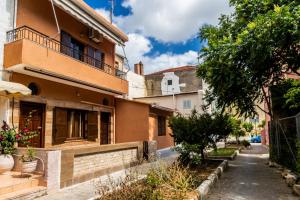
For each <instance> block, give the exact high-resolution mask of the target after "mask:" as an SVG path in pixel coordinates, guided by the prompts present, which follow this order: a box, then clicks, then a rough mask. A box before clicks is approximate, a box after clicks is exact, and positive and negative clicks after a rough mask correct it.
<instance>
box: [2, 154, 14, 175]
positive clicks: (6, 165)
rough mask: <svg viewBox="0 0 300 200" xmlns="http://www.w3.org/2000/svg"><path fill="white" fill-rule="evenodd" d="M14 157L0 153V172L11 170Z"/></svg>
mask: <svg viewBox="0 0 300 200" xmlns="http://www.w3.org/2000/svg"><path fill="white" fill-rule="evenodd" d="M14 164H15V162H14V158H13V157H12V156H11V155H6V154H1V155H0V174H1V173H3V172H7V171H10V170H12V168H13V167H14Z"/></svg>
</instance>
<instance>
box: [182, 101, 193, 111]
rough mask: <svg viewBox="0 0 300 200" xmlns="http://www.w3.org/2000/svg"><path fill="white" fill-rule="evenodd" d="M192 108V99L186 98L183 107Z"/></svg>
mask: <svg viewBox="0 0 300 200" xmlns="http://www.w3.org/2000/svg"><path fill="white" fill-rule="evenodd" d="M191 108H192V102H191V100H184V101H183V109H191Z"/></svg>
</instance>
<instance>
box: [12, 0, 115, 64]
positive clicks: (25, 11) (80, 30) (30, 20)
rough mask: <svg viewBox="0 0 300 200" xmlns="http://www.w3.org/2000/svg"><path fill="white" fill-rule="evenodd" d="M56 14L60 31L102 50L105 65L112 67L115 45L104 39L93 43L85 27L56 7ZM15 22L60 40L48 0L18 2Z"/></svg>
mask: <svg viewBox="0 0 300 200" xmlns="http://www.w3.org/2000/svg"><path fill="white" fill-rule="evenodd" d="M56 14H57V18H58V23H59V26H60V28H61V30H63V31H66V32H68V33H69V34H71V35H72V36H73V37H74V38H75V39H77V40H78V41H81V42H82V43H86V44H89V45H90V46H93V47H95V48H98V49H100V50H102V51H103V52H104V53H105V63H107V64H109V65H111V66H114V52H115V45H114V44H113V43H112V42H110V41H109V40H107V39H104V40H103V42H102V43H100V44H97V43H94V42H92V41H91V40H89V38H88V27H87V26H85V25H84V24H82V23H81V22H79V21H78V20H76V19H75V18H73V17H72V16H71V15H69V14H67V13H66V12H64V11H63V10H61V9H60V8H57V7H56ZM16 21H17V27H21V26H24V25H26V26H28V27H31V28H33V29H35V30H37V31H39V32H41V33H43V34H45V35H48V36H50V37H55V39H57V40H60V35H57V27H56V24H55V18H54V14H53V11H52V7H51V3H50V1H49V0H19V1H18V11H17V20H16Z"/></svg>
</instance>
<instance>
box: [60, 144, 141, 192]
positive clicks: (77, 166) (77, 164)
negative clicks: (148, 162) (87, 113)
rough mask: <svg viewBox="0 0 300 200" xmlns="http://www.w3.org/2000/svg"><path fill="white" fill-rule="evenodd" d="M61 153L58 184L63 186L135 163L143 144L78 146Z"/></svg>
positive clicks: (138, 158) (139, 156) (139, 157)
mask: <svg viewBox="0 0 300 200" xmlns="http://www.w3.org/2000/svg"><path fill="white" fill-rule="evenodd" d="M61 155H62V157H61V176H60V177H61V183H60V185H61V188H63V187H67V186H70V185H74V184H76V183H81V182H84V181H87V180H91V179H93V178H97V177H99V176H101V175H105V174H109V173H112V172H114V171H118V170H121V169H124V168H128V167H131V166H134V165H136V164H137V163H138V161H139V160H140V159H141V158H142V156H143V144H142V142H129V143H122V144H112V145H102V146H99V145H89V146H78V147H77V148H68V149H63V150H62V154H61ZM95 161H98V162H95Z"/></svg>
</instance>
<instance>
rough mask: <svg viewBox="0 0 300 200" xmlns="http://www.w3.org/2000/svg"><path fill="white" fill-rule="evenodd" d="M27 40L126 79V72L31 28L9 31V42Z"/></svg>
mask: <svg viewBox="0 0 300 200" xmlns="http://www.w3.org/2000/svg"><path fill="white" fill-rule="evenodd" d="M22 39H27V40H30V41H32V42H35V43H37V44H39V45H41V46H44V47H46V48H48V49H51V50H53V51H56V52H59V53H63V54H65V55H67V56H69V57H72V58H74V59H76V60H78V61H81V62H84V63H86V64H88V65H89V66H90V67H93V68H96V69H98V70H101V71H104V72H105V73H108V74H111V75H113V76H117V77H119V78H122V79H125V74H124V72H122V71H120V70H119V69H116V68H114V67H112V66H110V65H108V64H106V63H104V62H103V61H101V60H98V59H96V58H94V57H91V56H89V55H87V54H85V53H83V52H81V51H78V50H76V49H74V48H72V47H69V46H67V45H65V44H63V43H61V42H59V41H57V40H55V39H53V38H50V37H49V36H47V35H45V34H43V33H40V32H38V31H36V30H34V29H32V28H30V27H27V26H22V27H20V28H16V29H13V30H11V31H8V32H7V34H6V40H7V42H8V43H9V42H14V41H17V40H22Z"/></svg>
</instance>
